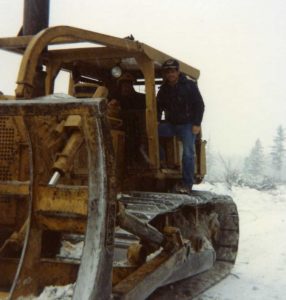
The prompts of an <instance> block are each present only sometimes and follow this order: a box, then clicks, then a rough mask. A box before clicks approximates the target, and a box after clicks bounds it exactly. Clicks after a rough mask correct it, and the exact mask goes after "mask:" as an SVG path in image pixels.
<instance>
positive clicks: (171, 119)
mask: <svg viewBox="0 0 286 300" xmlns="http://www.w3.org/2000/svg"><path fill="white" fill-rule="evenodd" d="M162 72H163V79H164V82H163V84H162V85H161V87H160V90H159V92H158V95H157V102H158V118H159V122H160V123H159V127H158V130H159V136H160V137H173V136H178V137H179V138H180V139H181V140H182V143H183V157H182V177H183V178H182V182H179V183H177V184H176V186H175V192H178V193H189V192H191V191H192V187H193V183H194V170H195V150H194V145H195V140H196V135H197V134H199V133H200V130H201V122H202V118H203V114H204V102H203V99H202V96H201V94H200V92H199V89H198V86H197V84H196V82H194V81H192V80H190V79H187V78H186V76H185V75H183V74H182V73H180V70H179V62H178V61H177V60H175V59H168V60H167V61H165V62H164V63H163V65H162ZM163 112H164V114H165V120H161V118H162V113H163ZM160 152H161V153H160V156H161V159H162V158H163V157H162V155H163V153H162V150H161V149H160Z"/></svg>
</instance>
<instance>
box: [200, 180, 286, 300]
mask: <svg viewBox="0 0 286 300" xmlns="http://www.w3.org/2000/svg"><path fill="white" fill-rule="evenodd" d="M199 189H208V190H212V191H216V192H219V193H222V194H225V193H226V191H224V190H223V186H222V185H217V186H212V185H209V184H204V185H202V186H200V187H199ZM228 193H229V192H228ZM229 194H231V196H232V197H233V199H234V200H235V202H236V204H237V207H238V212H239V217H240V242H239V250H238V256H237V261H236V264H235V267H234V268H233V270H232V273H231V275H230V276H228V277H227V278H226V279H225V280H223V281H221V282H220V283H219V284H218V285H216V286H214V287H213V288H211V289H209V290H208V291H207V292H205V293H204V294H202V295H201V296H200V297H198V300H208V299H212V300H239V299H245V300H266V299H267V300H268V299H277V300H282V299H283V300H284V299H286V186H285V185H284V186H278V187H277V189H275V190H269V191H257V190H255V189H249V188H246V187H244V188H241V187H233V189H232V192H231V193H229Z"/></svg>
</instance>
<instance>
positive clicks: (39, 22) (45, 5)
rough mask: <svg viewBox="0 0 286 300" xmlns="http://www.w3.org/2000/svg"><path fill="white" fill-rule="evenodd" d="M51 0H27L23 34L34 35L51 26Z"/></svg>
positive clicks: (25, 2)
mask: <svg viewBox="0 0 286 300" xmlns="http://www.w3.org/2000/svg"><path fill="white" fill-rule="evenodd" d="M49 11H50V0H25V1H24V22H23V31H22V33H23V35H34V34H36V33H38V32H40V31H41V30H42V29H44V28H47V27H49Z"/></svg>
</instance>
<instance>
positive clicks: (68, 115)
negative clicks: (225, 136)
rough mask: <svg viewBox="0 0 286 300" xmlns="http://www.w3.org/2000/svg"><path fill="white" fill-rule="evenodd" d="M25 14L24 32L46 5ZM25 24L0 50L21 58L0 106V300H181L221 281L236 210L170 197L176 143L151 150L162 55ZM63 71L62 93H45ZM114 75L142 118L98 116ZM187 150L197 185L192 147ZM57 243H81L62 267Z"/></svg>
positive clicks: (119, 41)
mask: <svg viewBox="0 0 286 300" xmlns="http://www.w3.org/2000/svg"><path fill="white" fill-rule="evenodd" d="M35 3H37V4H35ZM39 3H41V4H39ZM25 4H26V6H25V11H26V14H30V18H32V19H33V20H34V15H33V13H31V11H32V9H33V8H34V6H35V5H47V1H35V0H33V1H31V0H30V1H26V2H25ZM38 11H39V10H38ZM40 11H41V13H43V12H44V11H45V10H44V9H42V10H40ZM45 17H46V16H43V15H41V16H40V19H41V21H42V20H43V19H45ZM27 19H29V17H27ZM26 22H27V24H28V25H30V24H31V23H32V22H29V21H26ZM27 24H26V29H25V26H24V27H23V30H22V33H21V34H20V35H18V36H16V37H8V38H0V48H1V49H3V50H7V51H10V52H13V53H17V54H19V55H22V61H21V65H20V68H19V73H18V78H17V81H16V82H17V87H16V90H15V95H5V94H2V95H0V299H17V298H19V297H20V296H28V295H31V294H33V295H35V296H37V295H39V294H40V293H41V292H42V290H43V289H44V287H46V286H50V285H67V284H70V283H76V284H75V285H74V291H73V299H136V300H139V299H147V298H148V299H192V298H193V297H195V296H197V295H199V294H200V293H202V292H203V291H204V290H206V289H208V288H209V287H210V286H212V285H214V284H215V283H216V282H218V281H220V280H221V279H222V278H224V277H225V276H226V275H227V274H229V272H230V270H231V268H232V266H233V264H234V262H235V259H236V254H237V249H238V238H239V228H238V213H237V209H236V205H235V203H234V202H233V200H232V199H231V198H230V197H229V196H225V195H216V194H213V193H210V192H203V191H193V192H192V193H191V194H190V195H185V194H175V193H172V187H173V186H174V184H176V182H177V181H178V180H180V179H181V157H180V156H181V144H180V141H179V140H178V139H177V138H165V139H164V140H163V139H162V140H161V139H159V137H158V129H157V112H156V109H157V108H156V87H157V86H158V85H159V84H161V83H162V76H161V71H160V68H161V65H162V63H163V62H164V61H165V60H166V59H168V58H170V56H169V55H167V54H165V53H163V52H161V51H159V50H156V49H154V48H152V47H150V46H148V45H146V44H144V43H141V42H138V41H135V40H133V39H131V38H118V37H114V36H109V35H104V34H100V33H97V32H92V31H87V30H83V29H78V28H73V27H68V26H56V27H47V26H45V25H44V26H43V25H40V27H41V26H42V27H41V28H36V29H35V28H32V32H29V30H30V29H27V28H28V27H29V26H28V25H27ZM24 25H25V24H24ZM33 30H34V32H33ZM77 44H78V47H75V46H76V45H77ZM180 66H181V72H182V73H183V74H185V75H186V76H188V77H189V78H191V79H192V80H195V81H196V80H197V79H198V77H199V70H197V69H195V68H193V67H191V66H190V65H188V64H186V63H183V62H182V61H180ZM63 72H64V73H65V74H66V78H68V88H67V90H66V91H65V94H54V86H55V82H56V80H57V78H58V76H59V75H58V74H61V73H63ZM122 72H128V73H129V74H132V76H133V78H134V86H135V87H136V89H138V90H141V91H144V92H145V99H146V109H144V110H142V109H141V110H126V111H124V110H123V109H122V110H119V109H117V110H116V109H115V110H114V109H111V108H110V107H109V106H108V105H107V101H108V100H107V99H108V97H109V96H108V95H111V94H112V93H113V91H114V90H115V89H116V86H117V77H118V76H120V74H121V73H122ZM159 144H160V145H161V146H162V147H164V148H165V152H166V160H165V162H164V166H162V164H160V158H159ZM195 148H196V173H195V179H196V182H197V183H200V182H201V181H202V179H203V177H204V175H205V173H206V162H205V141H203V140H202V139H201V136H200V137H198V139H197V141H196V146H195ZM65 242H68V243H69V245H73V246H74V245H76V244H77V243H78V244H80V243H81V244H82V245H83V247H82V250H81V255H80V256H79V257H74V256H72V255H70V256H65V255H63V254H62V251H61V249H62V247H63V246H62V245H63V244H65Z"/></svg>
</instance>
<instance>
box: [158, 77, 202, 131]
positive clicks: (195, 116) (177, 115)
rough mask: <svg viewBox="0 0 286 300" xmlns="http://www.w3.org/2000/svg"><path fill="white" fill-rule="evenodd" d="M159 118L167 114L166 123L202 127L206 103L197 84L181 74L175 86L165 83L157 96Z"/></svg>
mask: <svg viewBox="0 0 286 300" xmlns="http://www.w3.org/2000/svg"><path fill="white" fill-rule="evenodd" d="M157 101H158V117H159V121H160V120H161V116H162V112H163V111H164V112H165V120H166V122H170V123H172V124H186V123H192V125H197V126H200V125H201V122H202V118H203V114H204V108H205V106H204V102H203V99H202V96H201V94H200V91H199V89H198V86H197V84H196V82H194V81H192V80H189V79H187V78H186V76H184V75H183V74H180V76H179V80H178V82H177V84H176V85H175V86H170V85H169V84H168V83H167V82H165V83H163V84H162V86H161V87H160V90H159V92H158V95H157Z"/></svg>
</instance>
